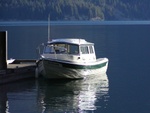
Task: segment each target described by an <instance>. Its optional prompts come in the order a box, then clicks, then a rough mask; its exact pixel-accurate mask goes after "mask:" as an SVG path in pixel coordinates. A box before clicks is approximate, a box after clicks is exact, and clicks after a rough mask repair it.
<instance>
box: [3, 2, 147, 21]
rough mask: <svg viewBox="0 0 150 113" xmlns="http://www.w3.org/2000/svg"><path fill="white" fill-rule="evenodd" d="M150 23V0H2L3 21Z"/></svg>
mask: <svg viewBox="0 0 150 113" xmlns="http://www.w3.org/2000/svg"><path fill="white" fill-rule="evenodd" d="M49 14H50V15H51V20H149V19H150V0H0V20H1V21H2V20H5V21H6V20H47V17H48V15H49Z"/></svg>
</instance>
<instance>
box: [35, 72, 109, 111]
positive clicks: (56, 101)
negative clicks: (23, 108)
mask: <svg viewBox="0 0 150 113" xmlns="http://www.w3.org/2000/svg"><path fill="white" fill-rule="evenodd" d="M108 91H109V83H108V78H107V75H106V74H104V75H101V76H96V77H91V78H89V79H86V80H72V81H68V80H63V81H60V80H59V81H56V80H53V81H51V80H42V81H39V83H38V104H39V106H40V108H41V111H43V112H44V113H47V112H48V111H51V112H86V111H94V110H96V109H97V108H98V107H99V108H106V106H107V100H108V98H109V95H108ZM104 98H105V99H104ZM98 101H99V102H100V101H103V102H102V104H99V106H96V102H98Z"/></svg>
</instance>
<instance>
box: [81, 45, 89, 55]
mask: <svg viewBox="0 0 150 113" xmlns="http://www.w3.org/2000/svg"><path fill="white" fill-rule="evenodd" d="M81 53H82V54H89V50H88V46H82V47H81Z"/></svg>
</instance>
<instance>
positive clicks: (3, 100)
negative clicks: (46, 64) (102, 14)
mask: <svg viewBox="0 0 150 113" xmlns="http://www.w3.org/2000/svg"><path fill="white" fill-rule="evenodd" d="M0 30H7V31H8V49H9V50H8V51H9V52H8V56H9V58H16V59H36V58H37V56H38V55H37V53H36V47H37V46H38V45H39V44H40V43H42V42H46V41H47V26H46V22H30V23H29V22H28V23H26V22H22V23H0ZM66 37H67V38H70V37H73V38H84V39H86V40H88V41H91V42H93V43H95V49H96V52H97V57H108V58H109V68H108V71H107V74H105V75H98V77H95V78H93V79H89V80H76V81H64V80H63V81H51V80H44V79H42V80H41V79H40V80H25V81H20V82H15V83H9V84H6V85H1V86H0V113H5V112H6V113H50V112H51V113H53V112H54V113H55V112H56V113H64V112H68V113H69V112H75V113H76V112H77V113H78V112H80V113H87V112H89V113H91V112H94V113H149V112H150V88H149V86H150V82H149V79H150V60H149V58H150V52H149V49H150V22H148V21H147V22H131V21H130V22H127V21H126V22H123V21H122V22H101V23H97V22H96V23H94V22H85V23H82V22H78V23H76V22H73V23H71V22H69V23H67V22H53V23H52V24H51V38H52V39H54V38H66Z"/></svg>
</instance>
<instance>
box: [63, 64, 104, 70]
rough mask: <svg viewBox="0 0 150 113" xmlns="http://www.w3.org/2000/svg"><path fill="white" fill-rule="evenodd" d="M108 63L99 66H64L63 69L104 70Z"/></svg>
mask: <svg viewBox="0 0 150 113" xmlns="http://www.w3.org/2000/svg"><path fill="white" fill-rule="evenodd" d="M106 64H107V62H105V63H101V64H97V65H88V66H86V65H73V64H62V65H63V67H66V68H74V69H98V68H102V67H104V66H106Z"/></svg>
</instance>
